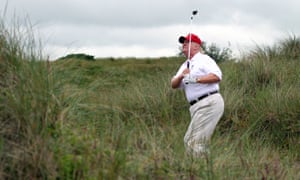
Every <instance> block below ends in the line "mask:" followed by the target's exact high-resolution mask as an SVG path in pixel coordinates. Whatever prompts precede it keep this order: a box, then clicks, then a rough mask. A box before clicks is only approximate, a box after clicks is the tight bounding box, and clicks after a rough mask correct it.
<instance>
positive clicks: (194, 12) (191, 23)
mask: <svg viewBox="0 0 300 180" xmlns="http://www.w3.org/2000/svg"><path fill="white" fill-rule="evenodd" d="M197 13H198V10H194V11H193V12H192V16H191V22H190V32H189V33H188V35H189V49H188V60H190V57H191V38H192V36H191V33H192V25H193V19H194V16H195V15H197ZM189 65H190V63H189V61H188V63H187V68H189Z"/></svg>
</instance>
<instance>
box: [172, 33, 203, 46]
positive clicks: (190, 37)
mask: <svg viewBox="0 0 300 180" xmlns="http://www.w3.org/2000/svg"><path fill="white" fill-rule="evenodd" d="M186 40H187V41H189V40H191V42H195V43H197V44H200V45H201V40H200V38H199V37H198V36H197V35H195V34H192V33H190V34H188V35H187V36H186V37H184V36H180V37H179V39H178V41H179V42H180V43H181V44H183V43H184V41H186Z"/></svg>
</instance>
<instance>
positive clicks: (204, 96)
mask: <svg viewBox="0 0 300 180" xmlns="http://www.w3.org/2000/svg"><path fill="white" fill-rule="evenodd" d="M218 92H219V91H212V92H209V93H207V94H204V95H202V96H200V97H198V98H197V99H196V100H192V101H191V102H190V105H191V106H192V105H194V104H196V103H197V102H198V101H200V100H202V99H204V98H206V97H207V96H209V95H212V94H216V93H218Z"/></svg>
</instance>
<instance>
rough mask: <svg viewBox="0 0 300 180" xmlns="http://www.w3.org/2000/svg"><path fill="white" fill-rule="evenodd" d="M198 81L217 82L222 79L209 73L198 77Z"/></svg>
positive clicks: (204, 82)
mask: <svg viewBox="0 0 300 180" xmlns="http://www.w3.org/2000/svg"><path fill="white" fill-rule="evenodd" d="M196 81H197V83H203V84H209V83H217V82H219V81H221V79H220V78H219V77H218V76H217V75H215V74H213V73H209V74H208V75H205V76H201V77H198V78H197V79H196Z"/></svg>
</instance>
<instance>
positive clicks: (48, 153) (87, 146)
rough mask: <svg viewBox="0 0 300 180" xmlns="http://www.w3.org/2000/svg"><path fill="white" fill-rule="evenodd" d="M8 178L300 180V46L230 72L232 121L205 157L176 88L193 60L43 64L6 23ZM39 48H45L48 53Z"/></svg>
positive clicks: (227, 116) (224, 88) (269, 51)
mask: <svg viewBox="0 0 300 180" xmlns="http://www.w3.org/2000/svg"><path fill="white" fill-rule="evenodd" d="M0 32H1V34H0V37H1V38H0V45H1V46H0V48H1V49H0V53H1V54H0V61H1V67H0V70H1V76H0V79H1V84H0V86H1V92H0V100H1V101H0V125H1V131H0V142H1V143H0V157H1V158H0V164H1V166H0V178H1V179H297V177H299V176H300V174H299V172H300V164H299V162H300V157H299V150H300V141H299V133H300V124H299V119H300V116H299V115H300V110H299V109H300V97H299V95H300V93H299V91H298V90H299V88H300V87H299V86H300V84H299V77H300V70H299V68H298V67H299V63H300V61H299V60H300V59H299V56H298V55H299V52H300V48H299V38H297V37H293V36H292V37H289V38H287V39H285V40H282V41H281V42H280V43H278V45H277V46H276V47H275V46H274V47H257V48H256V49H253V50H251V51H250V52H248V53H247V54H246V56H245V57H243V59H242V60H241V61H238V62H233V61H225V62H223V63H221V64H220V67H221V69H222V71H223V74H224V76H223V77H224V78H223V80H222V83H221V94H222V95H223V97H224V100H225V113H224V116H223V117H222V119H221V121H220V123H219V124H218V126H217V129H216V131H215V134H214V135H213V137H212V141H211V147H210V149H211V153H210V154H209V156H207V157H205V158H203V159H193V158H191V157H189V156H188V155H186V154H185V149H184V145H183V136H184V133H185V131H186V129H187V126H188V124H189V121H190V117H189V113H188V107H189V105H188V103H187V102H186V100H185V97H184V94H183V92H182V91H176V90H173V89H171V88H170V78H171V77H172V76H173V74H174V73H175V72H176V70H177V68H178V66H179V64H180V63H181V62H182V61H184V59H183V58H180V57H173V58H157V59H131V58H127V59H113V58H108V59H98V60H96V61H86V60H81V59H63V60H57V61H54V62H49V61H46V60H45V59H44V58H42V55H41V54H40V51H39V50H38V48H39V47H36V44H35V43H33V42H34V38H33V37H32V36H31V35H30V34H29V37H28V36H26V38H25V39H22V38H20V37H23V36H19V35H17V34H18V33H15V32H18V30H14V31H13V32H11V31H9V30H7V29H6V27H5V24H4V23H2V24H1V30H0ZM36 48H37V49H36Z"/></svg>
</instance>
